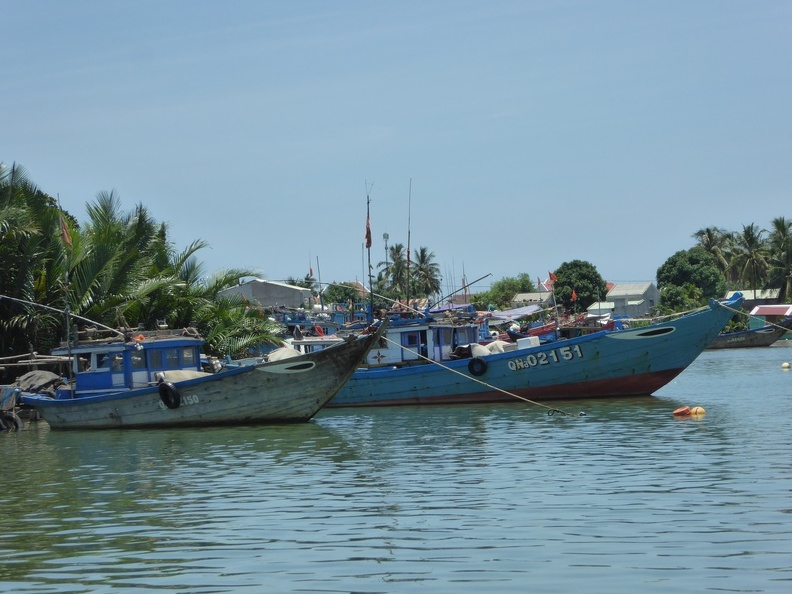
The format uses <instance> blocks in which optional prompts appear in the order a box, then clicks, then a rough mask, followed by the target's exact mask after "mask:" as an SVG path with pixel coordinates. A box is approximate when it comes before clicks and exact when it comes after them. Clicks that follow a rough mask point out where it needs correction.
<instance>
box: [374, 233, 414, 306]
mask: <svg viewBox="0 0 792 594" xmlns="http://www.w3.org/2000/svg"><path fill="white" fill-rule="evenodd" d="M388 256H389V259H388V260H387V261H385V262H380V263H379V264H377V266H379V267H380V268H381V269H382V270H381V272H380V277H381V284H382V287H381V288H382V290H384V291H386V292H389V293H392V294H393V295H394V296H396V297H405V296H406V295H407V294H408V293H409V291H408V287H407V281H408V279H407V273H408V270H407V257H406V253H405V251H404V244H402V243H397V244H394V245H392V246H390V248H388Z"/></svg>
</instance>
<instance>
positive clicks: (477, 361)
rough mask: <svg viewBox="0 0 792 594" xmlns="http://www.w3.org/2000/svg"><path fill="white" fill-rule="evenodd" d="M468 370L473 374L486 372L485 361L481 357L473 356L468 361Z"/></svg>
mask: <svg viewBox="0 0 792 594" xmlns="http://www.w3.org/2000/svg"><path fill="white" fill-rule="evenodd" d="M468 371H469V372H470V373H471V374H472V375H475V376H479V375H484V374H485V373H487V362H486V361H485V360H484V359H482V358H481V357H473V358H472V359H471V360H470V361H468Z"/></svg>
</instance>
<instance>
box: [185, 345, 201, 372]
mask: <svg viewBox="0 0 792 594" xmlns="http://www.w3.org/2000/svg"><path fill="white" fill-rule="evenodd" d="M182 359H183V361H182V365H183V366H184V367H196V366H197V365H198V364H197V362H196V361H195V349H194V348H192V347H184V349H183V350H182Z"/></svg>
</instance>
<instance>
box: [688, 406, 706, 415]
mask: <svg viewBox="0 0 792 594" xmlns="http://www.w3.org/2000/svg"><path fill="white" fill-rule="evenodd" d="M706 412H707V411H706V410H704V407H702V406H694V407H693V408H691V409H690V414H691V415H695V416H700V415H703V414H704V413H706Z"/></svg>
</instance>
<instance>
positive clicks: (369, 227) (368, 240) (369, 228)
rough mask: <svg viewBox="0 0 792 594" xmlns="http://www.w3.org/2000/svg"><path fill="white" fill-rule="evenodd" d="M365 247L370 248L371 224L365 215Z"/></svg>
mask: <svg viewBox="0 0 792 594" xmlns="http://www.w3.org/2000/svg"><path fill="white" fill-rule="evenodd" d="M366 247H367V248H370V247H371V223H369V216H368V215H366Z"/></svg>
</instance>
